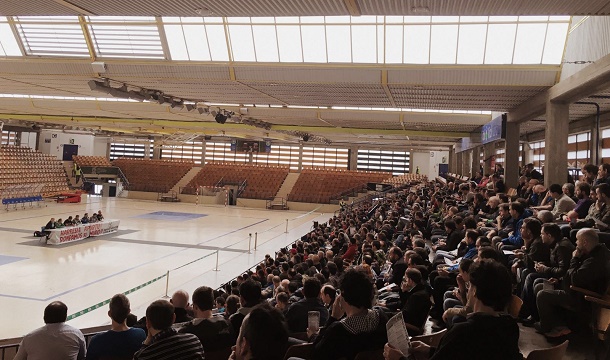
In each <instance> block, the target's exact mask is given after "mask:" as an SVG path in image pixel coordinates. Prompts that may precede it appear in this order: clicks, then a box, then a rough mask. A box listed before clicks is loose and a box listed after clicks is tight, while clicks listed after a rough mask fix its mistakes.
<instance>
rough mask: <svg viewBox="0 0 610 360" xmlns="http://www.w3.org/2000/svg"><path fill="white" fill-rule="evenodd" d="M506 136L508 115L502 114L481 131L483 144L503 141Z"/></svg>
mask: <svg viewBox="0 0 610 360" xmlns="http://www.w3.org/2000/svg"><path fill="white" fill-rule="evenodd" d="M505 136H506V114H502V115H501V116H498V117H497V118H495V119H493V120H492V121H490V122H488V123H487V124H485V125H483V129H482V130H481V142H482V143H483V144H487V143H490V142H492V141H496V140H500V139H503V138H504V137H505Z"/></svg>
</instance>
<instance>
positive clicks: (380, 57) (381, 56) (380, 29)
mask: <svg viewBox="0 0 610 360" xmlns="http://www.w3.org/2000/svg"><path fill="white" fill-rule="evenodd" d="M377 62H378V63H379V64H383V63H385V26H383V25H378V26H377Z"/></svg>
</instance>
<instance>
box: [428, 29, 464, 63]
mask: <svg viewBox="0 0 610 360" xmlns="http://www.w3.org/2000/svg"><path fill="white" fill-rule="evenodd" d="M457 36H458V26H457V25H432V31H431V40H430V44H431V48H430V64H455V57H456V53H457Z"/></svg>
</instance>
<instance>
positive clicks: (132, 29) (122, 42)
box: [88, 16, 165, 59]
mask: <svg viewBox="0 0 610 360" xmlns="http://www.w3.org/2000/svg"><path fill="white" fill-rule="evenodd" d="M88 19H89V32H90V33H91V40H92V41H93V44H94V47H95V50H96V53H97V54H98V55H99V56H100V57H121V58H150V59H164V58H165V54H164V52H163V46H162V45H161V37H160V35H159V28H158V27H157V24H156V21H155V18H154V17H144V16H142V17H134V16H112V17H107V16H96V17H88Z"/></svg>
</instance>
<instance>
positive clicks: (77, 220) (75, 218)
mask: <svg viewBox="0 0 610 360" xmlns="http://www.w3.org/2000/svg"><path fill="white" fill-rule="evenodd" d="M73 222H74V225H80V224H81V221H80V216H78V215H76V216H74V221H73Z"/></svg>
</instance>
